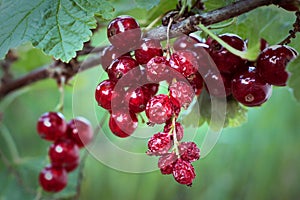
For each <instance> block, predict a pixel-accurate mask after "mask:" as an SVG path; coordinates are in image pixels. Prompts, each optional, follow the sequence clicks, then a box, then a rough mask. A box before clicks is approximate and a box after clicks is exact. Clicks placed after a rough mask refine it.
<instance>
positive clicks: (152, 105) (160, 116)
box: [146, 94, 173, 124]
mask: <svg viewBox="0 0 300 200" xmlns="http://www.w3.org/2000/svg"><path fill="white" fill-rule="evenodd" d="M172 107H173V106H172V103H171V101H170V98H169V97H168V95H165V94H159V95H156V96H154V97H152V98H151V99H150V100H149V101H148V103H147V105H146V115H147V117H148V119H149V121H150V122H152V123H155V124H162V123H165V122H166V121H167V120H168V119H170V118H171V117H172V114H173V109H172Z"/></svg>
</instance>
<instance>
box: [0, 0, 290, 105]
mask: <svg viewBox="0 0 300 200" xmlns="http://www.w3.org/2000/svg"><path fill="white" fill-rule="evenodd" d="M275 1H276V3H278V2H280V1H284V0H241V1H238V2H236V3H233V4H230V5H228V6H225V7H222V8H219V9H216V10H213V11H210V12H207V13H203V14H196V15H193V16H190V17H188V18H187V19H185V20H183V21H181V22H178V23H176V24H173V25H172V27H171V30H170V38H173V37H176V36H179V35H180V34H182V33H184V34H189V33H191V32H195V31H197V30H198V29H199V28H198V26H197V25H199V24H200V23H202V24H203V25H206V26H207V25H211V24H215V23H218V22H221V21H224V20H227V19H230V18H232V17H236V16H239V15H241V14H243V13H246V12H249V11H251V10H253V9H255V8H257V7H261V6H265V5H270V4H272V3H274V2H275ZM145 36H146V37H148V38H154V39H158V40H165V39H166V37H167V27H166V26H159V27H157V28H155V29H153V30H150V31H149V32H148V33H146V35H145ZM103 48H104V47H98V48H97V52H101V51H102V50H103ZM91 51H92V50H91V47H90V46H89V45H86V46H85V48H84V49H83V50H82V51H80V52H78V53H77V55H85V54H87V53H90V52H91ZM72 61H73V63H72ZM72 61H71V62H70V63H69V64H66V63H62V62H60V61H54V62H53V63H52V64H50V65H49V66H46V67H41V68H39V69H37V70H34V71H32V72H29V73H28V74H26V75H24V76H23V77H20V78H17V79H14V80H11V81H9V82H7V83H5V84H4V83H3V84H2V85H1V86H0V100H1V99H2V98H3V97H5V96H6V95H8V94H9V93H11V92H13V91H15V90H17V89H19V88H22V87H25V86H28V85H31V84H33V83H35V82H37V81H40V80H43V79H47V78H56V79H57V76H59V75H65V76H66V78H67V79H69V78H71V77H72V76H74V75H76V74H77V73H78V72H80V71H83V70H86V69H89V68H91V67H94V66H97V65H99V64H100V56H99V55H98V56H95V57H91V58H89V59H88V60H87V61H85V62H84V63H77V61H76V58H75V59H73V60H72Z"/></svg>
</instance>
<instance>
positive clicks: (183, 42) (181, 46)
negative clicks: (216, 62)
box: [173, 35, 201, 51]
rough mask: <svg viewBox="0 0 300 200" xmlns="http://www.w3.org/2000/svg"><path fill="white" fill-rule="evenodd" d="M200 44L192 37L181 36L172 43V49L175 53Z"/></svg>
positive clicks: (198, 40)
mask: <svg viewBox="0 0 300 200" xmlns="http://www.w3.org/2000/svg"><path fill="white" fill-rule="evenodd" d="M197 43H201V41H200V39H198V38H197V37H195V36H192V35H189V36H188V35H183V36H180V37H178V38H177V39H176V40H175V42H174V43H173V48H174V50H175V51H179V50H186V49H193V48H194V45H195V44H197Z"/></svg>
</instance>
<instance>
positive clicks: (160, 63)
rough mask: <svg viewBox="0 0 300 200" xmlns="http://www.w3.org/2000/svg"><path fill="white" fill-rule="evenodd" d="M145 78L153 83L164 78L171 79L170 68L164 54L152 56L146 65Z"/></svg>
mask: <svg viewBox="0 0 300 200" xmlns="http://www.w3.org/2000/svg"><path fill="white" fill-rule="evenodd" d="M145 69H146V74H147V79H148V80H149V81H151V82H153V83H158V82H160V81H164V80H172V76H170V73H171V71H172V70H171V68H170V65H169V62H168V61H167V58H166V57H164V56H156V57H153V58H152V59H151V60H149V62H148V63H147V65H146V68H145Z"/></svg>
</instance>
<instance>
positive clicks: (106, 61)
mask: <svg viewBox="0 0 300 200" xmlns="http://www.w3.org/2000/svg"><path fill="white" fill-rule="evenodd" d="M120 56H130V53H124V52H122V51H121V50H119V49H117V48H116V47H115V46H112V45H110V46H107V47H106V48H104V50H103V51H102V55H101V58H100V60H101V65H102V67H103V69H104V70H106V69H107V67H109V66H110V65H111V63H112V62H113V61H114V60H115V59H117V58H119V57H120Z"/></svg>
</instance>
